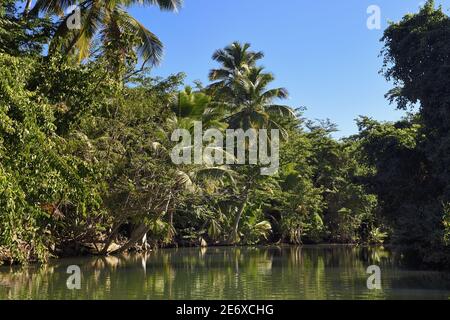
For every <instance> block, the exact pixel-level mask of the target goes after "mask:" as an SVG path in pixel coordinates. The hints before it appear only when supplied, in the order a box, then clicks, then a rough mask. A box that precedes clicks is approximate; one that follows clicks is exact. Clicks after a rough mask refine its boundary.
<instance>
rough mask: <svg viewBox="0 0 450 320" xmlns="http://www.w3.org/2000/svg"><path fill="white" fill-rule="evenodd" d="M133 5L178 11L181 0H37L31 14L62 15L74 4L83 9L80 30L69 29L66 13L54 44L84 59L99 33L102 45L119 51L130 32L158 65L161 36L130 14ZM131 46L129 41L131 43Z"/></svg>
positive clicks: (144, 56)
mask: <svg viewBox="0 0 450 320" xmlns="http://www.w3.org/2000/svg"><path fill="white" fill-rule="evenodd" d="M134 4H141V5H156V6H158V7H159V8H160V9H161V10H166V11H177V10H178V9H179V8H180V7H181V4H182V0H81V1H78V0H37V2H36V4H35V6H34V7H33V9H32V10H31V13H32V14H35V15H36V14H38V13H39V12H44V13H45V14H50V15H58V16H63V15H64V13H65V11H66V10H67V9H68V8H70V7H72V6H73V5H78V7H79V8H80V10H81V29H79V30H69V29H68V27H67V23H66V22H67V19H68V18H69V17H70V15H69V16H66V17H65V18H63V19H61V21H60V23H59V26H58V29H57V31H56V34H55V39H54V40H56V39H57V40H58V41H56V43H54V45H56V46H58V47H61V48H62V50H63V52H64V53H66V54H69V53H73V52H77V53H78V60H79V61H81V60H83V59H85V58H87V57H88V56H89V53H90V48H91V45H92V42H93V40H94V39H95V38H96V36H100V38H101V40H102V42H103V44H104V45H105V44H110V43H114V44H117V45H118V46H119V48H118V51H120V50H122V51H123V50H125V49H128V48H124V47H123V46H124V45H125V44H123V43H122V42H121V41H120V40H121V37H122V35H124V34H130V35H133V36H135V37H136V38H137V39H138V43H137V44H136V48H137V49H138V53H139V55H140V56H141V58H142V59H144V61H145V62H148V63H151V64H153V65H155V64H158V63H159V62H160V60H161V58H162V51H163V45H162V43H161V41H160V40H159V39H158V37H157V36H156V35H155V34H153V33H152V32H151V31H149V30H148V29H146V28H145V27H144V26H143V25H142V24H141V23H140V22H139V21H137V20H136V19H134V18H133V17H132V16H131V15H129V14H128V13H127V12H126V10H125V8H126V7H128V6H131V5H134ZM128 45H129V44H128Z"/></svg>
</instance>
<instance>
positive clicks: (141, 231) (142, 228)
mask: <svg viewBox="0 0 450 320" xmlns="http://www.w3.org/2000/svg"><path fill="white" fill-rule="evenodd" d="M149 230H150V228H149V227H147V226H146V225H145V224H141V225H139V226H138V227H137V228H136V230H135V231H134V232H133V234H132V235H131V237H130V239H129V240H128V242H127V243H125V244H124V245H123V246H122V247H120V249H118V250H116V251H114V252H112V254H120V253H124V252H125V251H127V250H128V249H130V248H131V247H133V246H134V245H135V244H136V243H137V242H138V241H139V240H142V238H143V237H144V236H145V235H146V234H147V232H149Z"/></svg>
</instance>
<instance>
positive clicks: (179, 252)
mask: <svg viewBox="0 0 450 320" xmlns="http://www.w3.org/2000/svg"><path fill="white" fill-rule="evenodd" d="M371 265H377V266H379V267H380V271H381V289H379V290H369V289H368V287H367V279H368V277H369V276H370V274H367V273H366V271H367V268H368V267H369V266H371ZM69 266H78V267H79V270H80V274H81V277H80V281H79V283H78V284H79V285H80V287H79V289H68V286H67V280H68V279H69V277H70V276H71V275H72V274H68V273H67V271H68V267H69ZM72 268H73V267H72ZM75 269H77V267H75ZM74 279H75V278H73V277H72V278H70V279H69V283H71V284H76V285H77V282H76V279H75V280H74ZM449 298H450V274H449V273H444V272H436V271H425V270H415V269H410V268H406V267H404V266H402V265H401V264H400V263H399V262H398V261H396V259H395V258H394V256H393V255H392V254H391V253H390V252H389V251H388V250H385V249H383V248H379V247H377V248H367V247H350V246H303V247H289V246H283V247H242V248H241V247H237V248H234V247H228V248H221V247H210V248H179V249H161V250H157V251H153V252H150V253H147V254H128V255H123V256H119V257H115V256H110V257H102V258H100V257H89V258H74V259H60V260H55V261H51V262H50V263H49V264H47V265H42V266H39V265H30V266H27V267H17V266H15V267H9V266H3V267H0V299H202V300H203V299H214V300H215V299H231V300H245V299H258V300H259V299H261V300H266V299H449Z"/></svg>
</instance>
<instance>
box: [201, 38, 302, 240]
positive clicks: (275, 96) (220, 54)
mask: <svg viewBox="0 0 450 320" xmlns="http://www.w3.org/2000/svg"><path fill="white" fill-rule="evenodd" d="M249 48H250V45H249V44H244V45H241V44H239V43H237V42H235V43H233V44H231V45H229V46H227V47H226V48H225V49H222V50H218V51H216V52H215V53H214V56H213V59H214V60H216V61H218V62H219V63H221V65H222V66H221V68H219V69H214V70H211V71H210V74H209V77H210V80H212V81H216V82H214V83H213V84H212V85H211V86H210V87H209V89H210V90H212V91H213V94H214V96H215V97H216V98H217V99H218V100H219V102H217V104H218V105H220V106H221V107H222V108H223V109H224V110H226V114H227V115H226V117H225V118H224V119H223V120H222V121H223V122H226V123H227V125H228V128H230V129H244V130H247V129H278V130H280V132H281V134H282V136H283V137H286V136H287V134H286V130H284V128H283V127H282V126H281V125H279V124H278V123H277V120H276V119H277V118H279V116H282V117H295V114H294V112H293V111H292V109H291V108H290V107H289V106H285V105H282V104H278V102H277V100H279V99H286V98H287V97H288V91H287V90H286V89H285V88H274V89H268V87H269V85H270V83H271V82H273V81H274V76H273V75H272V74H270V73H267V72H265V71H264V68H262V67H258V66H256V62H257V61H258V60H259V59H261V58H262V57H263V56H264V55H263V53H262V52H254V51H250V50H249ZM211 105H214V103H212V104H211ZM277 115H278V117H277ZM239 171H240V174H241V177H243V183H242V184H241V188H240V195H239V197H238V199H237V201H236V215H235V218H234V222H233V225H232V233H231V236H230V238H229V241H230V242H231V243H235V242H237V241H238V238H239V237H238V229H239V223H240V220H241V217H242V215H243V213H244V212H245V208H246V205H247V202H248V201H249V198H250V196H251V193H252V191H253V190H254V189H255V184H257V183H258V182H257V181H259V178H258V169H257V168H253V167H249V168H247V169H244V168H242V170H239Z"/></svg>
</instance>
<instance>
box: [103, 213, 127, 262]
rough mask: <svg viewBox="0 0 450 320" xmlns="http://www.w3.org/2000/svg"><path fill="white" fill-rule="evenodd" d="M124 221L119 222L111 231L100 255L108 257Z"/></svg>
mask: <svg viewBox="0 0 450 320" xmlns="http://www.w3.org/2000/svg"><path fill="white" fill-rule="evenodd" d="M122 221H123V220H120V221H119V222H117V223H116V225H115V226H114V227H113V229H112V230H111V233H110V234H109V236H108V238H107V239H106V241H105V244H104V246H103V249H102V251H101V252H100V255H106V254H107V253H108V249H109V246H110V245H111V243H112V242H113V241H114V238H115V237H116V235H117V234H118V232H119V228H120V227H121V226H122Z"/></svg>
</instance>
